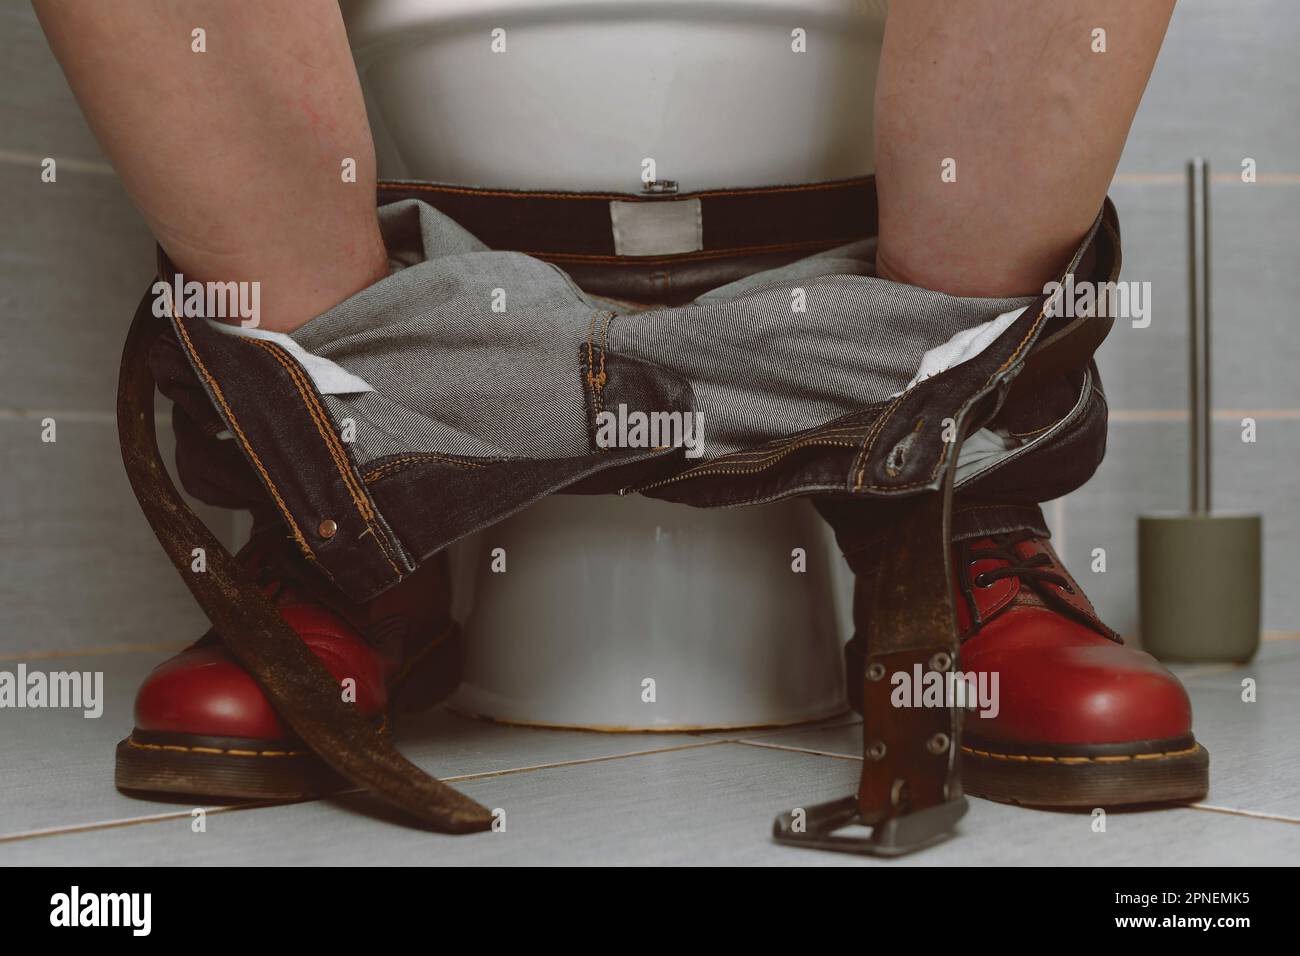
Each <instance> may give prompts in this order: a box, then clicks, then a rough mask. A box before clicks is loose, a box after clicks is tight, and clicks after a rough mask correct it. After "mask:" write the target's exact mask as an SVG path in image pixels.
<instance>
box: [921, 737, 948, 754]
mask: <svg viewBox="0 0 1300 956" xmlns="http://www.w3.org/2000/svg"><path fill="white" fill-rule="evenodd" d="M950 743H952V741H951V740H950V739H949V738H948V735H947V734H935V735H934V736H933V737H931V738H930V739H929V740H927V741H926V742H925V749H926V750H928V751H930V753H932V754H941V753H947V752H948V745H949V744H950Z"/></svg>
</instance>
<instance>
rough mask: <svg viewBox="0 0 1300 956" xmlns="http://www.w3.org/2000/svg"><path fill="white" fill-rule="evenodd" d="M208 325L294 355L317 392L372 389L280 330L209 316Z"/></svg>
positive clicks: (337, 392)
mask: <svg viewBox="0 0 1300 956" xmlns="http://www.w3.org/2000/svg"><path fill="white" fill-rule="evenodd" d="M208 324H209V325H211V326H212V327H213V328H215V329H217V330H219V331H221V332H225V333H226V334H227V335H238V336H243V337H244V338H249V339H264V340H265V341H267V342H274V343H275V344H276V345H278V346H280V347H281V348H283V349H284V350H285V351H286V352H288V353H289V354H290V355H292V356H293V358H294V361H296V362H297V363H298V364H299V365H301V366H302V370H303V371H304V372H306V373H307V377H308V378H310V379H311V383H312V384H313V385H315V386H316V391H318V392H320V393H321V394H322V395H359V394H361V393H362V392H373V391H374V389H373V388H371V387H370V384H369V383H368V382H366V381H365V380H364V379H362V378H358V377H357V376H356V375H353V374H352V373H351V372H349V371H348V370H347V369H345V368H343V366H341V365H338V364H336V363H334V362H331V361H330V360H329V359H327V358H321V357H320V356H319V355H313V354H312V353H311V352H308V351H307V350H306V349H305V348H303V347H302V346H301V345H299V344H298V343H297V342H295V341H294V340H293V339H291V338H289V336H287V335H285V334H284V333H283V332H268V331H266V330H265V329H246V328H244V327H243V326H242V325H230V324H228V323H225V322H215V321H213V320H212V319H208Z"/></svg>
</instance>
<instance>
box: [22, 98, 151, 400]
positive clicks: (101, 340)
mask: <svg viewBox="0 0 1300 956" xmlns="http://www.w3.org/2000/svg"><path fill="white" fill-rule="evenodd" d="M2 115H4V114H3V113H0V116H2ZM0 206H3V207H4V209H5V218H6V220H7V221H12V222H15V223H21V224H22V228H21V231H20V232H19V233H18V234H17V235H15V240H14V241H7V242H6V243H5V246H4V248H3V249H2V250H0V290H3V291H2V292H0V312H3V315H4V320H5V325H6V334H5V347H4V349H3V350H2V351H0V407H5V408H25V409H54V410H58V411H64V410H69V409H71V410H75V411H79V412H88V411H95V412H105V413H107V412H112V410H113V403H114V400H115V396H116V389H117V369H118V363H119V359H120V356H121V354H122V343H123V341H124V340H125V339H126V330H127V327H128V326H129V325H130V322H131V317H132V316H133V315H134V314H135V308H136V305H137V304H138V303H139V301H140V296H141V295H142V294H143V293H144V291H145V289H146V288H147V287H148V285H149V282H150V281H151V279H152V278H153V269H154V243H153V239H152V238H151V236H150V235H149V231H148V230H147V229H146V228H145V225H144V223H143V221H142V220H141V219H140V217H139V216H138V215H137V214H136V212H135V210H134V209H133V208H132V207H131V204H130V202H129V201H128V199H127V197H126V193H125V192H124V191H123V189H122V187H121V185H120V184H119V183H118V181H117V180H116V179H115V178H114V177H111V176H79V175H76V174H74V173H68V174H63V173H60V175H59V179H58V181H57V182H55V183H42V182H41V181H40V176H39V170H38V169H35V168H27V167H23V166H16V165H13V164H6V163H0ZM19 240H20V241H19Z"/></svg>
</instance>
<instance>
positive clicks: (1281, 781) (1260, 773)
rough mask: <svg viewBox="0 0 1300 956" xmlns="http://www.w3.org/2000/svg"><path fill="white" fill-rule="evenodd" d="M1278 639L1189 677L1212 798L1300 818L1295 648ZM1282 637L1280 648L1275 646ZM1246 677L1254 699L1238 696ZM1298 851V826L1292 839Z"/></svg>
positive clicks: (1299, 670)
mask: <svg viewBox="0 0 1300 956" xmlns="http://www.w3.org/2000/svg"><path fill="white" fill-rule="evenodd" d="M1295 644H1296V642H1294V641H1285V642H1284V641H1276V642H1269V644H1268V645H1265V651H1267V652H1268V653H1265V654H1261V655H1260V658H1259V659H1257V660H1255V661H1254V662H1252V663H1251V664H1250V665H1248V666H1246V667H1241V668H1235V669H1232V670H1224V671H1219V672H1216V673H1207V674H1202V675H1200V676H1192V677H1189V678H1187V679H1186V681H1185V683H1186V685H1187V691H1188V693H1189V694H1190V695H1191V698H1192V710H1193V713H1194V714H1195V726H1196V736H1197V738H1198V739H1199V740H1200V741H1201V742H1202V743H1203V744H1204V745H1205V747H1206V748H1207V749H1208V750H1209V751H1210V794H1209V796H1208V797H1207V798H1206V800H1205V803H1206V804H1209V805H1212V806H1221V807H1229V808H1231V809H1234V810H1247V811H1250V812H1253V813H1265V814H1278V815H1282V816H1287V817H1291V818H1293V819H1296V820H1300V744H1297V742H1296V737H1295V728H1296V727H1297V726H1300V648H1297V647H1295V646H1292V647H1290V648H1289V650H1290V651H1291V653H1289V654H1288V653H1284V652H1283V653H1279V651H1285V650H1286V649H1287V648H1286V647H1285V645H1295ZM1278 645H1281V647H1279V650H1274V647H1275V646H1278ZM1245 678H1250V679H1253V680H1254V681H1255V682H1256V700H1255V702H1253V703H1247V702H1245V701H1243V700H1242V695H1243V692H1244V690H1243V686H1242V681H1243V679H1245ZM1292 846H1293V848H1294V850H1295V851H1296V852H1300V834H1297V838H1296V841H1295V842H1294V843H1293V844H1292Z"/></svg>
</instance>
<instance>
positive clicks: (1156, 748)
mask: <svg viewBox="0 0 1300 956" xmlns="http://www.w3.org/2000/svg"><path fill="white" fill-rule="evenodd" d="M953 575H954V578H955V580H954V593H955V599H956V612H957V623H958V627H959V629H960V636H961V641H962V645H961V655H960V661H959V667H960V671H961V672H962V674H964V675H968V679H969V680H971V681H972V682H973V683H972V685H971V686H972V687H973V688H975V689H976V690H983V691H984V694H985V698H986V699H985V700H980V699H978V697H977V698H976V699H975V700H974V701H973V702H971V703H973V704H974V709H968V710H967V711H966V719H965V722H964V729H963V733H962V779H963V786H964V788H965V790H966V792H968V793H970V794H972V795H974V796H980V797H985V798H987V799H990V800H998V801H1002V802H1006V803H1020V804H1030V805H1038V806H1069V807H1099V806H1100V807H1109V806H1117V805H1123V804H1142V803H1162V802H1186V801H1192V800H1198V799H1200V798H1202V797H1204V796H1205V793H1206V789H1207V787H1208V784H1209V754H1208V753H1207V752H1206V750H1205V748H1204V747H1202V746H1200V744H1198V743H1197V742H1196V739H1195V737H1193V736H1192V709H1191V704H1190V702H1189V701H1188V698H1187V692H1186V691H1185V690H1184V689H1183V686H1182V684H1180V683H1179V681H1178V678H1176V677H1174V675H1173V674H1171V673H1169V671H1167V670H1166V669H1165V668H1164V667H1162V666H1161V665H1160V664H1159V662H1157V661H1156V660H1155V658H1153V657H1151V656H1150V655H1149V654H1146V653H1144V652H1142V651H1138V650H1135V649H1133V648H1131V647H1126V646H1125V645H1124V643H1123V641H1122V639H1121V638H1120V637H1119V635H1117V634H1116V633H1115V632H1113V631H1112V630H1110V628H1108V627H1106V625H1105V624H1103V623H1102V622H1101V621H1100V620H1099V619H1098V617H1097V613H1096V611H1095V610H1094V609H1093V607H1092V604H1091V603H1090V602H1089V601H1088V599H1087V598H1086V597H1085V596H1084V594H1083V591H1082V590H1081V589H1080V588H1079V585H1078V584H1077V583H1076V582H1075V580H1074V579H1073V578H1072V577H1071V576H1070V574H1069V572H1068V571H1066V570H1065V568H1064V567H1063V566H1062V565H1061V562H1060V559H1059V558H1058V557H1057V555H1056V552H1055V551H1054V550H1053V549H1052V547H1051V545H1050V544H1049V543H1048V542H1047V540H1046V539H1044V538H1041V537H1036V536H1035V535H1034V533H1033V532H1029V531H1022V532H1016V533H1012V534H1004V535H998V536H994V537H989V538H983V539H976V540H973V541H962V542H958V543H957V544H955V545H954V546H953ZM863 577H864V576H863V575H859V578H858V584H859V589H858V591H859V593H858V600H856V601H855V611H856V612H857V614H858V619H857V621H856V623H857V630H858V633H859V634H865V633H867V629H866V628H865V627H864V623H865V622H864V621H863V620H862V617H861V614H862V608H863V607H864V606H869V605H868V602H869V594H870V591H869V589H868V591H867V597H866V599H865V600H863V597H864V596H863V593H862V590H863V588H862V585H863V584H864V581H863ZM863 651H864V645H863V643H862V641H861V640H860V639H859V638H858V637H855V638H854V640H852V641H850V642H849V645H848V646H847V647H846V649H845V654H846V658H847V661H848V673H849V675H850V677H849V682H848V686H849V696H850V702H851V703H852V704H853V706H854V709H855V710H858V711H859V712H860V711H861V686H862V685H861V680H862V677H861V675H862V673H863V667H864V663H863V661H864V657H863ZM968 701H970V697H968ZM971 703H968V705H967V706H968V707H970V706H971Z"/></svg>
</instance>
